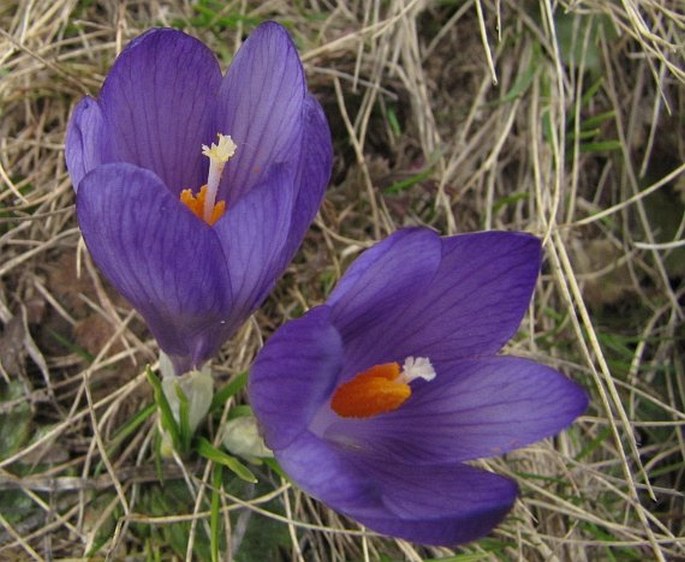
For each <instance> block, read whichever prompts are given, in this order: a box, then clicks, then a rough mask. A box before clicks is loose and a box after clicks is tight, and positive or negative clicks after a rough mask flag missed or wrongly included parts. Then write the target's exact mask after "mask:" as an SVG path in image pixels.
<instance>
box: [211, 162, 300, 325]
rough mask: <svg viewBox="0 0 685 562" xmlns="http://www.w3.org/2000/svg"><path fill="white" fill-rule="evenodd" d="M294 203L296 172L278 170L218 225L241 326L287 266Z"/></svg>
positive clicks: (229, 211)
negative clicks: (286, 253) (294, 175)
mask: <svg viewBox="0 0 685 562" xmlns="http://www.w3.org/2000/svg"><path fill="white" fill-rule="evenodd" d="M294 199H295V186H294V184H293V174H292V172H291V171H290V170H288V169H286V168H285V167H284V166H275V167H273V168H272V170H271V172H270V174H269V175H268V176H267V177H265V178H264V180H263V183H262V184H261V185H259V186H256V187H255V188H254V189H253V190H252V191H251V192H250V193H248V194H247V195H246V196H245V197H243V198H242V199H240V200H239V201H238V203H237V204H236V205H235V206H234V207H232V208H229V210H228V211H227V212H226V214H225V215H224V216H223V217H222V218H221V219H220V220H219V221H218V222H217V223H216V224H215V225H214V231H215V233H216V235H217V237H218V239H219V241H220V243H221V245H222V246H223V252H224V254H225V256H226V260H227V262H228V272H229V275H230V278H231V287H232V290H233V298H234V301H235V308H234V310H233V311H232V315H233V318H234V319H235V321H236V322H238V323H239V324H242V323H243V322H244V321H245V320H246V319H247V317H248V316H249V315H250V314H252V312H254V310H255V309H256V308H257V307H258V306H259V305H260V304H261V303H262V301H263V300H264V298H265V297H266V295H267V294H268V293H269V291H270V290H271V289H272V288H273V285H274V283H275V282H276V278H277V277H278V276H279V275H280V274H281V273H282V271H283V269H285V266H286V265H287V263H283V260H282V255H283V249H284V246H285V244H286V242H287V236H286V233H287V232H288V230H289V228H290V223H291V220H292V213H293V204H294Z"/></svg>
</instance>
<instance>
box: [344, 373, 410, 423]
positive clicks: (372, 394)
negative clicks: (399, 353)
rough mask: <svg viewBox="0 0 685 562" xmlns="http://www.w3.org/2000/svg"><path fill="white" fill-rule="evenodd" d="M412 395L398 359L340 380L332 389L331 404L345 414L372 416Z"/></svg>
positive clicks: (389, 409)
mask: <svg viewBox="0 0 685 562" xmlns="http://www.w3.org/2000/svg"><path fill="white" fill-rule="evenodd" d="M410 396H411V388H410V387H409V385H408V384H407V383H405V382H404V381H403V380H402V379H401V378H400V365H399V363H383V364H381V365H374V366H373V367H371V368H370V369H368V370H366V371H363V372H361V373H359V374H357V375H356V376H355V377H354V378H352V379H351V380H349V381H347V382H345V383H343V384H341V385H340V386H339V387H338V388H337V389H336V390H335V392H334V393H333V397H332V398H331V408H332V409H333V411H334V412H335V413H336V414H338V415H339V416H342V417H343V418H370V417H373V416H377V415H378V414H383V413H386V412H392V411H393V410H396V409H397V408H399V407H400V406H401V405H402V404H404V402H405V401H406V400H407V399H408V398H409V397H410Z"/></svg>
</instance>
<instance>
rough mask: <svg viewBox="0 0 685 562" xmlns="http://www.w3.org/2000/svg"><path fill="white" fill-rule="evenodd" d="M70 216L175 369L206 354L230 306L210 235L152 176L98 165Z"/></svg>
mask: <svg viewBox="0 0 685 562" xmlns="http://www.w3.org/2000/svg"><path fill="white" fill-rule="evenodd" d="M76 212H77V216H78V220H79V225H80V227H81V232H82V233H83V237H84V239H85V241H86V245H87V246H88V249H89V250H90V252H91V254H92V256H93V259H94V260H95V263H97V265H98V266H99V267H100V269H101V270H102V272H103V273H104V274H105V276H106V277H107V278H108V279H109V281H110V282H111V283H112V284H113V285H114V286H115V287H116V289H117V290H118V291H119V292H120V293H121V294H122V295H124V296H125V297H126V298H127V299H128V300H129V301H130V302H131V304H132V305H133V306H134V307H135V308H136V309H137V310H138V311H139V312H140V313H141V314H142V316H143V317H144V318H145V321H146V322H147V324H148V326H149V327H150V330H151V331H152V333H153V334H154V336H155V337H156V338H157V341H158V342H159V345H160V347H161V348H162V349H163V350H164V351H165V352H166V353H167V354H168V355H169V356H171V357H172V360H174V359H175V366H176V367H177V369H181V368H190V367H194V366H199V365H200V364H201V363H203V362H204V361H206V360H207V359H208V358H209V357H210V356H211V355H213V354H214V353H215V352H216V351H217V349H218V347H219V346H220V345H221V344H222V343H223V341H224V334H223V333H222V322H223V321H224V319H225V318H226V317H227V316H228V315H229V313H230V310H231V305H232V297H231V287H230V280H229V277H228V272H227V271H226V266H225V259H224V255H223V251H222V249H221V246H220V245H219V242H218V240H217V237H216V235H215V233H214V231H213V229H212V228H211V227H209V226H207V225H206V224H205V223H204V222H203V221H201V220H200V219H198V218H197V217H195V216H194V215H193V214H192V213H191V212H190V211H189V210H188V209H187V208H186V207H185V206H183V204H182V203H180V201H178V200H177V199H176V198H174V197H173V195H171V193H169V191H168V190H167V189H166V187H165V186H164V184H163V183H162V182H161V181H160V179H159V178H158V177H157V176H155V175H154V174H153V173H152V172H150V171H148V170H143V169H141V168H137V167H135V166H131V165H130V164H104V165H102V166H99V167H97V168H96V169H95V170H93V171H91V172H90V173H89V174H87V175H86V176H85V177H84V178H83V180H82V181H81V184H80V188H79V191H78V194H77V199H76Z"/></svg>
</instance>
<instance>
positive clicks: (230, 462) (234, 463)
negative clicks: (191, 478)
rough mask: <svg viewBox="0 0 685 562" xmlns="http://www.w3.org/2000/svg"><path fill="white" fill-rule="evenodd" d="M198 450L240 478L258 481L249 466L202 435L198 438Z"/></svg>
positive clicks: (246, 480)
mask: <svg viewBox="0 0 685 562" xmlns="http://www.w3.org/2000/svg"><path fill="white" fill-rule="evenodd" d="M196 450H197V452H198V454H200V455H201V456H203V457H204V458H206V459H208V460H210V461H213V462H216V463H219V464H222V465H224V466H225V467H226V468H228V469H229V470H230V471H232V472H233V473H234V474H235V475H236V476H237V477H238V478H240V479H242V480H245V482H250V483H251V484H254V483H255V482H257V478H255V475H254V474H252V472H251V471H250V469H249V468H247V467H246V466H245V465H244V464H243V463H241V462H240V461H239V460H238V459H236V458H235V457H232V456H231V455H228V454H226V453H224V452H223V451H220V450H219V449H217V448H216V447H215V446H214V445H212V444H211V443H210V442H209V441H207V439H205V438H204V437H200V438H199V439H198V440H197V448H196Z"/></svg>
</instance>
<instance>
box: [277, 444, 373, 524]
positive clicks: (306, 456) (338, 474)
mask: <svg viewBox="0 0 685 562" xmlns="http://www.w3.org/2000/svg"><path fill="white" fill-rule="evenodd" d="M275 454H276V457H277V458H278V462H279V463H280V465H281V468H283V470H285V472H286V473H287V474H288V476H289V477H290V478H291V479H292V480H293V481H294V482H295V483H296V484H297V485H298V486H300V487H301V488H302V489H303V490H304V491H305V492H307V493H308V494H310V495H311V496H313V497H315V498H318V499H320V500H322V501H324V502H325V503H327V504H328V505H329V506H331V507H333V508H334V509H337V510H344V509H348V510H351V511H360V510H362V509H365V510H370V511H371V512H372V513H376V512H377V509H378V505H379V501H380V497H379V486H378V484H377V483H376V482H375V481H374V480H373V479H372V478H369V477H368V474H367V473H365V472H364V470H363V469H360V468H359V467H357V466H356V465H355V464H354V463H353V461H352V459H351V458H350V455H349V454H348V452H347V451H344V450H341V449H340V448H339V447H336V446H333V445H331V444H330V443H328V442H326V441H324V440H321V439H319V438H318V437H317V436H315V435H314V434H312V433H310V432H308V431H305V432H303V433H301V434H299V435H297V436H296V437H295V438H294V439H293V440H292V441H291V442H290V443H289V444H288V446H287V447H285V448H283V449H277V450H276V451H275Z"/></svg>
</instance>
